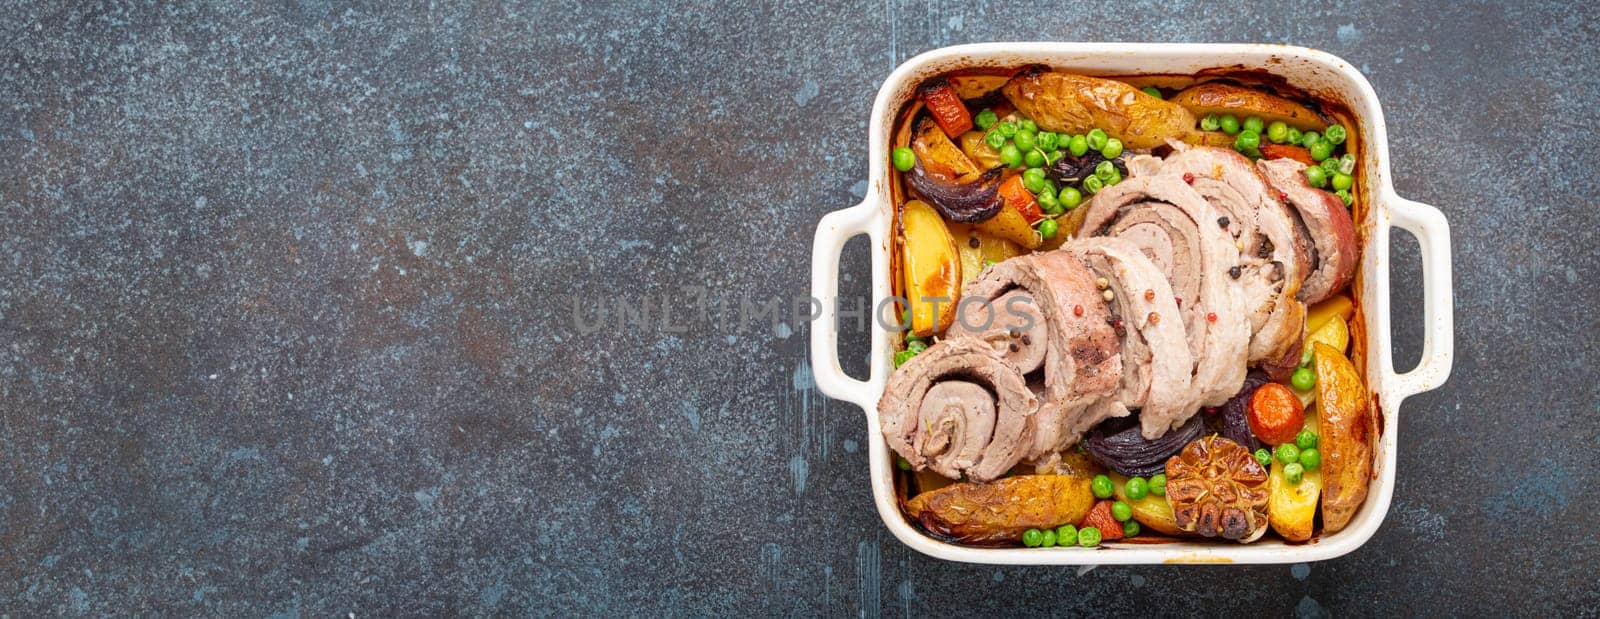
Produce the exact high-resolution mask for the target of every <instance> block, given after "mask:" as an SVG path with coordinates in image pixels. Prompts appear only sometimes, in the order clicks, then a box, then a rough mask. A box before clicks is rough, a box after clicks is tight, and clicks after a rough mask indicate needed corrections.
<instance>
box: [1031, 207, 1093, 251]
mask: <svg viewBox="0 0 1600 619" xmlns="http://www.w3.org/2000/svg"><path fill="white" fill-rule="evenodd" d="M1087 201H1088V200H1087V199H1085V202H1087ZM1084 206H1085V205H1083V204H1079V205H1078V206H1077V207H1075V208H1073V209H1072V210H1070V211H1067V212H1065V213H1062V214H1060V215H1056V235H1055V236H1052V237H1050V238H1048V239H1045V240H1044V242H1043V243H1041V244H1040V245H1039V249H1043V250H1050V249H1060V248H1061V246H1062V245H1063V244H1065V243H1066V242H1067V241H1069V240H1071V239H1072V237H1073V236H1075V235H1077V234H1078V228H1082V227H1083V219H1084V217H1086V216H1088V214H1089V209H1087V208H1084Z"/></svg>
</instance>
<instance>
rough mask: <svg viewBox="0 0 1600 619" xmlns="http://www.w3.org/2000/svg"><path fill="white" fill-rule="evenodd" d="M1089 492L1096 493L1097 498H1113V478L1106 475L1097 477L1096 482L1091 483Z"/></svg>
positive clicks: (1095, 477)
mask: <svg viewBox="0 0 1600 619" xmlns="http://www.w3.org/2000/svg"><path fill="white" fill-rule="evenodd" d="M1089 490H1090V491H1092V492H1094V496H1095V497H1097V498H1101V499H1109V498H1111V478H1110V477H1107V476H1105V475H1095V476H1094V480H1093V481H1091V482H1089Z"/></svg>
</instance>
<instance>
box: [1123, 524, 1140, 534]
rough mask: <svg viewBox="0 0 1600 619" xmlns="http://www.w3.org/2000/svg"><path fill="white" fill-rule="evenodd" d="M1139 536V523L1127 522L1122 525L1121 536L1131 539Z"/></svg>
mask: <svg viewBox="0 0 1600 619" xmlns="http://www.w3.org/2000/svg"><path fill="white" fill-rule="evenodd" d="M1138 534H1139V521H1137V520H1129V521H1127V522H1124V523H1122V536H1123V537H1133V536H1135V535H1138Z"/></svg>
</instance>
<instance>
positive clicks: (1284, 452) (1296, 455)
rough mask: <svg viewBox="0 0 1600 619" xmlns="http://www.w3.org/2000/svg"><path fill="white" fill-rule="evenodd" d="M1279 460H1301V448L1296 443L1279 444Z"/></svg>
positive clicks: (1283, 461)
mask: <svg viewBox="0 0 1600 619" xmlns="http://www.w3.org/2000/svg"><path fill="white" fill-rule="evenodd" d="M1278 461H1279V462H1282V463H1284V464H1288V463H1290V462H1299V461H1300V448H1299V447H1295V446H1294V443H1284V444H1282V445H1279V446H1278Z"/></svg>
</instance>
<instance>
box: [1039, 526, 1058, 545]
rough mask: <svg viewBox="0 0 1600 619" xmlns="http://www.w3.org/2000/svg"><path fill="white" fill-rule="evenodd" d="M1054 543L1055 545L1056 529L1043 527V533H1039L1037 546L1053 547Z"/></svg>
mask: <svg viewBox="0 0 1600 619" xmlns="http://www.w3.org/2000/svg"><path fill="white" fill-rule="evenodd" d="M1055 545H1056V530H1055V529H1045V530H1044V533H1042V534H1041V535H1040V538H1039V547H1040V548H1050V547H1053V546H1055Z"/></svg>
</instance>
